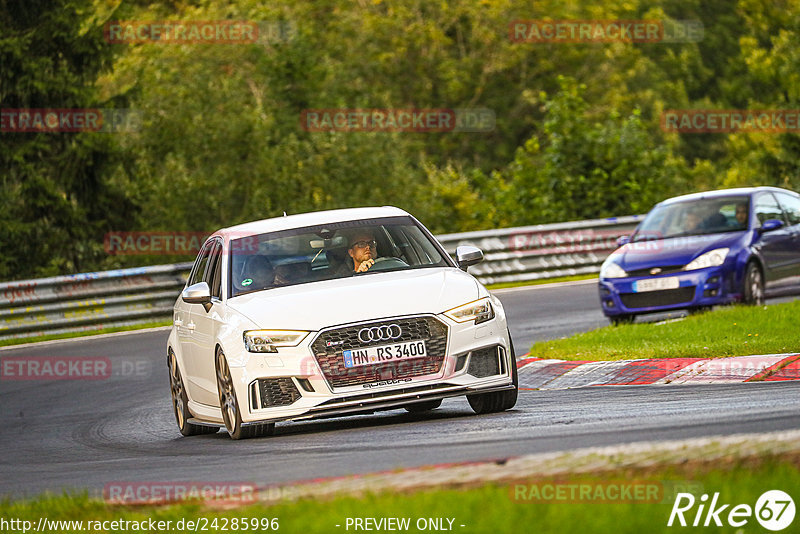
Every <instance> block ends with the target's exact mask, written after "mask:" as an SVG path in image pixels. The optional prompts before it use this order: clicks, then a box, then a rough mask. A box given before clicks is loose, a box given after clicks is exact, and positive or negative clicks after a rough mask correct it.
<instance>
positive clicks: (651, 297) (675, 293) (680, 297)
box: [619, 286, 695, 309]
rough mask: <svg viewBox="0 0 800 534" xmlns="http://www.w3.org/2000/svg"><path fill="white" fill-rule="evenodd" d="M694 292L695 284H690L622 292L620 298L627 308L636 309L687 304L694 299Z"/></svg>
mask: <svg viewBox="0 0 800 534" xmlns="http://www.w3.org/2000/svg"><path fill="white" fill-rule="evenodd" d="M694 293H695V286H689V287H679V288H678V289H664V290H662V291H647V292H645V293H620V295H619V298H620V300H621V301H622V304H623V305H624V306H625V307H626V308H630V309H635V308H649V307H651V306H674V305H677V304H686V303H688V302H691V301H692V299H694Z"/></svg>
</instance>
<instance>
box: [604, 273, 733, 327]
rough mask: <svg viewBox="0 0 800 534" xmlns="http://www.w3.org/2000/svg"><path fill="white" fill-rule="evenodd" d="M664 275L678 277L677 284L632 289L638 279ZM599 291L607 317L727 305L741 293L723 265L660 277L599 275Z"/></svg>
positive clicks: (656, 279)
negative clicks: (600, 276) (671, 286)
mask: <svg viewBox="0 0 800 534" xmlns="http://www.w3.org/2000/svg"><path fill="white" fill-rule="evenodd" d="M667 278H677V279H678V283H679V285H678V287H677V288H674V289H661V290H655V291H644V292H637V291H635V289H634V288H635V284H636V283H637V282H639V281H642V280H655V281H658V280H664V279H667ZM599 292H600V306H601V307H602V309H603V313H604V314H605V315H606V316H607V317H615V316H620V315H634V314H645V313H655V312H662V311H670V310H680V309H686V308H695V307H703V306H716V305H720V304H729V303H731V302H736V301H738V300H740V299H741V296H742V295H741V292H739V291H737V290H736V284H735V277H734V274H733V272H731V271H730V270H728V269H725V268H724V266H720V267H710V268H707V269H698V270H696V271H685V272H679V273H672V274H665V275H660V276H640V277H626V278H601V279H600V282H599Z"/></svg>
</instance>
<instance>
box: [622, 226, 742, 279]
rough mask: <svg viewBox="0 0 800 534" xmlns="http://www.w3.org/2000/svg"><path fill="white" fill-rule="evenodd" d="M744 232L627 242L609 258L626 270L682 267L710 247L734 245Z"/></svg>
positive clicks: (710, 248) (711, 248) (729, 246)
mask: <svg viewBox="0 0 800 534" xmlns="http://www.w3.org/2000/svg"><path fill="white" fill-rule="evenodd" d="M745 233H746V232H729V233H724V234H709V235H694V236H683V237H672V238H669V239H656V240H652V241H639V242H636V243H628V244H627V245H624V246H622V247H621V248H619V249H617V250H616V251H615V252H614V253H613V254H612V255H611V259H612V260H613V261H614V262H615V263H617V264H619V266H620V267H622V268H623V269H625V270H626V271H636V270H639V269H646V268H649V267H665V266H671V265H676V266H677V265H680V266H683V265H686V264H688V263H689V262H691V261H692V260H693V259H695V258H696V257H698V256H700V255H701V254H704V253H706V252H708V251H710V250H714V249H716V248H726V247H727V248H735V246H736V244H737V243H738V242H739V241H740V240H741V239H742V237H743V235H744V234H745Z"/></svg>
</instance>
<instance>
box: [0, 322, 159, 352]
mask: <svg viewBox="0 0 800 534" xmlns="http://www.w3.org/2000/svg"><path fill="white" fill-rule="evenodd" d="M171 324H172V321H155V322H151V323H141V324H132V325H127V326H114V327H110V328H101V329H99V330H83V331H80V332H66V333H63V334H46V335H43V336H33V337H25V338H14V339H0V347H6V346H10V345H24V344H26V343H36V342H38V341H52V340H54V339H71V338H74V337H85V336H96V335H98V334H111V333H113V332H128V331H130V330H142V329H144V328H156V327H159V326H170V325H171Z"/></svg>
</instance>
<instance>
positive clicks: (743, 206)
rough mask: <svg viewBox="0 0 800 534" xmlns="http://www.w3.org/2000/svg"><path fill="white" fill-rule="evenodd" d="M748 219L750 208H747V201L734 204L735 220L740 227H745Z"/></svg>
mask: <svg viewBox="0 0 800 534" xmlns="http://www.w3.org/2000/svg"><path fill="white" fill-rule="evenodd" d="M749 219H750V210H749V209H748V206H747V202H740V203H738V204H736V222H738V223H739V226H740V227H742V228H747V223H748V222H749Z"/></svg>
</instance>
